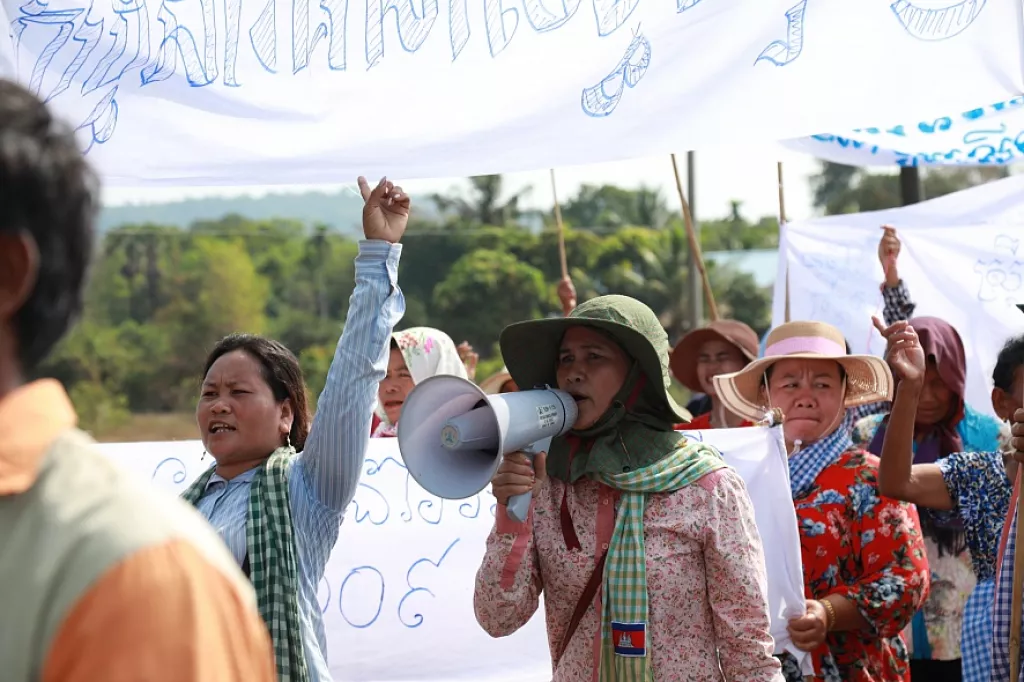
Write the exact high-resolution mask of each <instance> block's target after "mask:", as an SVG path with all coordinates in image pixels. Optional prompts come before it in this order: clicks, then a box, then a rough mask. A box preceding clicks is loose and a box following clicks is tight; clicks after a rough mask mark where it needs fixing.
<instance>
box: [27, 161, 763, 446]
mask: <svg viewBox="0 0 1024 682" xmlns="http://www.w3.org/2000/svg"><path fill="white" fill-rule="evenodd" d="M522 194H523V193H520V195H516V196H512V197H509V196H507V193H505V192H504V191H503V190H502V184H501V178H500V177H499V176H483V177H480V178H474V179H472V188H471V190H470V192H469V193H468V194H467V195H466V196H462V197H435V202H436V203H437V205H438V207H439V209H440V213H441V215H440V217H439V218H435V217H434V216H433V214H432V213H431V211H429V210H417V209H422V208H424V207H420V206H415V207H414V218H413V221H412V224H411V226H410V229H409V231H408V233H407V235H406V238H405V239H404V240H403V241H404V242H405V248H404V252H403V256H402V261H401V266H400V273H399V281H400V283H401V287H402V290H403V292H404V293H405V296H406V314H405V317H404V318H403V320H402V323H401V325H400V327H401V328H405V327H410V326H419V325H426V326H432V327H437V328H440V329H443V330H444V331H446V332H448V333H449V334H450V335H451V336H452V338H453V339H454V340H455V341H456V343H458V342H461V341H463V340H467V341H469V342H470V343H471V344H472V345H473V346H474V348H475V349H476V352H477V353H479V354H480V356H481V357H480V361H479V364H478V367H477V378H478V379H479V380H483V379H485V378H487V377H488V376H490V375H491V374H493V373H494V372H497V371H498V370H499V369H500V368H501V365H502V360H501V357H500V354H499V352H498V344H497V341H498V335H499V334H500V332H501V330H502V328H503V327H505V325H507V324H509V323H511V322H515V321H518V320H522V319H528V318H534V317H542V316H549V315H558V314H560V306H559V304H558V301H557V297H556V295H555V285H556V283H557V281H558V279H559V277H560V276H561V268H560V264H559V258H558V233H557V231H556V230H555V229H554V226H553V223H552V221H551V220H550V219H549V217H547V216H546V217H545V219H544V220H543V221H540V220H537V219H536V216H530V215H528V213H527V212H526V211H524V210H522V208H521V207H520V205H519V204H520V201H521V198H522ZM342 203H344V202H342ZM349 203H350V202H349ZM421 203H428V202H421ZM231 206H232V208H235V204H231ZM239 206H242V207H243V208H244V205H241V204H240V205H239ZM345 207H346V210H347V207H348V206H347V204H345ZM241 210H242V208H239V209H238V211H241ZM563 214H564V217H565V221H566V223H568V224H569V226H568V227H567V228H566V232H565V241H566V252H567V256H568V262H569V265H570V272H571V275H572V278H573V281H574V283H575V285H576V288H577V291H578V293H579V298H580V300H585V299H587V298H590V297H592V296H597V295H600V294H606V293H624V294H628V295H631V296H635V297H636V298H638V299H640V300H642V301H644V302H646V303H647V304H648V305H650V306H651V307H652V308H653V309H654V310H655V311H656V312H657V313H658V314H659V316H660V317H661V320H662V322H663V324H664V325H665V326H666V328H667V329H668V331H669V333H670V334H671V335H672V337H673V338H676V337H678V336H679V335H680V334H682V333H684V332H685V331H687V330H688V328H689V310H688V309H687V305H688V295H687V292H688V280H687V277H688V261H689V244H688V242H687V239H686V236H685V232H684V230H683V227H682V221H681V219H680V218H679V216H678V211H675V210H674V209H669V208H668V207H667V204H666V201H665V200H664V199H663V198H662V197H661V196H660V195H659V194H658V192H657V191H655V190H651V189H645V188H641V189H639V190H626V189H621V188H618V187H611V186H604V187H591V186H584V187H583V188H581V190H580V192H579V194H578V195H577V196H575V197H572V198H570V199H569V200H568V201H567V202H566V204H565V208H564V210H563ZM296 218H303V220H297V219H284V218H261V219H252V218H248V217H243V216H242V215H240V213H239V212H235V213H231V214H228V215H225V216H224V217H223V218H220V219H218V220H208V219H203V220H198V221H195V222H192V223H191V224H190V225H187V226H175V225H165V224H153V223H137V224H122V225H120V226H118V227H114V228H111V229H109V230H107V231H106V232H105V233H104V234H103V239H102V243H101V244H100V245H99V249H98V258H97V262H96V263H95V265H94V267H93V270H92V278H91V281H90V284H89V287H88V290H87V292H86V306H85V315H84V319H83V320H82V322H81V323H80V324H79V325H78V327H76V328H75V329H74V330H73V331H72V333H71V334H69V335H68V337H67V338H66V339H65V340H64V341H63V342H62V343H61V345H60V346H59V347H58V349H57V350H56V352H55V353H54V354H53V355H52V357H51V358H50V359H49V361H48V362H47V364H46V366H45V367H44V368H43V369H44V372H43V374H45V375H49V376H54V377H56V378H58V379H60V380H61V381H63V382H64V383H65V384H66V385H67V386H68V387H69V390H70V392H71V395H72V398H73V400H74V402H75V404H76V407H77V408H78V409H79V411H80V413H81V415H82V421H83V423H84V424H85V425H86V426H87V427H88V428H90V429H98V430H100V431H103V430H108V429H116V428H117V427H118V426H119V425H121V424H123V423H124V420H125V419H126V417H127V416H128V415H129V413H130V412H168V411H178V412H191V411H192V410H193V409H194V405H195V399H196V395H197V391H198V385H199V381H200V378H201V377H200V376H199V374H200V372H201V371H202V366H203V361H204V360H205V356H206V353H207V352H208V351H209V349H210V348H211V347H212V346H213V345H214V344H215V343H216V342H217V340H218V339H220V338H221V337H222V336H224V335H226V334H229V333H231V332H236V331H246V332H254V333H265V334H268V335H270V336H272V337H274V338H277V339H279V340H281V341H282V342H283V343H285V345H287V346H288V347H289V348H290V349H292V351H293V352H294V353H295V354H296V356H297V357H298V358H299V363H300V365H301V366H302V369H303V372H304V374H305V376H306V381H307V383H308V386H309V392H310V397H311V398H312V399H313V400H314V401H315V400H316V398H317V397H318V395H319V393H320V391H321V390H322V389H323V386H324V381H325V378H326V375H327V370H328V368H329V367H330V362H331V360H332V358H333V356H334V349H335V346H336V344H337V340H338V336H339V335H340V333H341V328H342V324H343V322H344V319H345V315H346V313H347V312H348V305H349V297H350V296H351V294H352V288H353V284H354V282H353V280H354V265H353V259H354V257H355V255H356V253H357V250H358V248H357V245H356V242H355V241H354V239H353V238H351V236H350V234H351V233H340V232H338V231H336V230H334V229H332V228H329V227H327V226H325V225H324V224H323V223H322V222H318V221H309V219H308V217H307V215H306V214H305V213H302V212H297V213H296ZM527 218H529V219H530V221H527V222H529V223H530V224H531V225H533V226H534V227H536V226H538V225H541V224H543V228H542V229H540V230H539V231H538V230H536V229H528V228H527V227H526V226H525V223H524V222H523V221H524V220H525V219H527ZM573 225H575V226H577V227H576V228H573V227H572V226H573ZM701 227H702V230H701V245H702V247H703V248H704V249H705V250H728V249H750V248H771V247H774V246H775V245H776V244H777V240H778V232H777V226H776V223H775V220H774V219H773V218H763V219H761V220H760V221H759V222H757V223H755V224H752V223H750V222H748V221H747V220H746V219H745V218H744V217H743V216H742V215H741V214H740V204H739V203H738V202H737V203H735V204H734V206H733V210H732V213H731V215H729V216H726V217H725V218H722V219H719V220H710V221H705V222H704V223H702V226H701ZM589 228H594V229H589ZM708 273H709V277H710V280H711V283H712V288H713V289H714V292H715V296H716V300H717V302H718V305H719V308H720V310H721V311H722V313H723V314H724V315H732V316H735V317H738V318H739V319H743V320H745V321H747V322H748V323H750V324H751V325H752V326H754V327H755V328H756V329H759V330H763V329H765V328H766V327H767V326H768V321H769V314H770V311H769V301H770V299H769V293H768V291H766V290H764V289H761V288H759V287H757V286H756V284H755V283H754V280H753V279H752V278H751V277H750V275H748V274H744V273H739V272H737V271H735V270H734V269H731V268H727V267H716V266H714V264H709V268H708ZM680 390H681V389H680ZM680 395H684V394H683V393H680Z"/></svg>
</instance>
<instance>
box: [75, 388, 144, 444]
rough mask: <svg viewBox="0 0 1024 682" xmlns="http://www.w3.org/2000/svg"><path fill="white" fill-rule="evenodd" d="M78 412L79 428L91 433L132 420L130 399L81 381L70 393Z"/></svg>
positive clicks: (112, 427)
mask: <svg viewBox="0 0 1024 682" xmlns="http://www.w3.org/2000/svg"><path fill="white" fill-rule="evenodd" d="M68 395H69V397H70V398H71V402H72V403H74V405H75V409H76V410H77V411H78V424H79V426H80V427H81V428H82V429H84V430H86V431H89V432H92V433H96V432H99V431H107V430H109V429H115V428H117V427H118V426H122V425H124V424H126V423H128V421H129V420H130V419H131V416H132V415H131V412H129V411H128V398H127V397H125V396H123V395H119V394H117V393H114V392H112V391H110V390H109V389H107V388H106V387H105V386H103V384H99V383H96V382H92V381H80V382H78V383H77V384H75V385H74V386H72V387H71V390H70V391H69V392H68Z"/></svg>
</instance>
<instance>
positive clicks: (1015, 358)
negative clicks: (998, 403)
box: [992, 335, 1024, 393]
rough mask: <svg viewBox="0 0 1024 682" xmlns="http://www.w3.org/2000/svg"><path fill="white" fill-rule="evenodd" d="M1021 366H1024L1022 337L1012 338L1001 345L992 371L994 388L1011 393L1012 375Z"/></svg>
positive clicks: (1023, 336)
mask: <svg viewBox="0 0 1024 682" xmlns="http://www.w3.org/2000/svg"><path fill="white" fill-rule="evenodd" d="M1021 365H1024V335H1021V336H1016V337H1013V338H1011V339H1009V340H1008V341H1007V342H1006V343H1005V344H1004V345H1003V349H1002V350H1001V351H999V357H998V358H996V366H995V368H994V369H993V370H992V383H993V384H995V386H996V388H1001V389H1003V390H1004V391H1006V392H1007V393H1012V392H1013V375H1014V373H1015V372H1016V371H1017V368H1018V367H1020V366H1021Z"/></svg>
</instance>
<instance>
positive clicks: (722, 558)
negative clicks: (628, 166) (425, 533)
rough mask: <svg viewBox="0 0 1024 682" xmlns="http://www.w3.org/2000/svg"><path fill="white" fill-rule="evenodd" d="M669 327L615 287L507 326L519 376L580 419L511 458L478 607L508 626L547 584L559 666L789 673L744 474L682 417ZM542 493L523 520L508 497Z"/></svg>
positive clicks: (681, 675)
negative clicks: (558, 398) (695, 437)
mask: <svg viewBox="0 0 1024 682" xmlns="http://www.w3.org/2000/svg"><path fill="white" fill-rule="evenodd" d="M668 347H669V346H668V337H667V336H666V334H665V331H664V329H662V327H661V325H660V323H659V322H658V318H657V317H656V316H655V314H654V312H653V311H651V309H650V308H648V307H647V306H645V305H643V304H642V303H640V302H639V301H636V300H634V299H632V298H628V297H625V296H602V297H598V298H594V299H591V300H589V301H587V302H585V303H583V304H582V305H580V306H579V307H578V308H576V309H574V310H573V311H572V312H571V313H570V314H569V316H568V317H565V318H558V319H546V320H536V321H530V322H521V323H518V324H514V325H512V326H510V327H508V328H507V329H505V331H504V332H502V335H501V352H502V356H503V357H504V358H505V361H506V364H507V367H508V371H509V373H510V374H511V376H512V378H513V379H514V380H515V382H516V383H517V384H518V385H519V386H520V387H521V388H527V387H535V386H541V385H549V386H557V387H558V388H559V389H561V390H563V391H566V392H568V393H570V394H571V395H572V396H573V397H574V398H575V399H576V403H577V405H578V407H579V417H578V418H577V420H576V423H575V425H574V427H573V430H572V431H570V432H569V434H568V435H566V436H564V437H561V438H557V439H555V440H554V441H553V443H552V445H551V451H550V452H549V453H547V454H546V455H538V456H537V458H536V460H535V462H534V467H535V468H536V474H534V467H531V466H530V464H529V461H528V460H527V459H526V457H525V456H524V455H522V454H520V453H513V454H510V455H507V456H506V457H505V461H504V462H503V463H502V464H501V466H500V468H499V469H498V471H497V473H496V474H495V476H494V478H493V480H492V488H493V492H494V495H495V497H496V498H497V500H498V509H497V513H496V525H495V528H494V529H493V530H492V532H491V535H490V537H489V538H488V541H487V552H486V554H485V556H484V560H483V565H482V566H481V567H480V570H479V572H478V574H477V580H476V592H475V606H476V616H477V620H478V621H479V622H480V624H481V625H482V626H483V628H484V629H485V630H486V631H487V632H488V633H490V634H491V635H492V636H494V637H502V636H505V635H509V634H511V633H513V632H515V631H516V630H518V629H519V628H520V627H522V626H523V625H524V624H525V623H526V622H527V621H528V620H529V619H530V618H531V617H532V616H533V614H534V613H535V612H536V610H537V606H538V599H539V597H540V594H541V592H543V593H544V608H545V611H546V616H547V618H546V621H547V633H548V642H549V645H550V648H551V654H552V667H553V673H554V674H553V678H554V681H555V682H561V681H563V680H583V679H587V680H601V681H609V680H636V681H638V682H653V681H655V680H676V679H687V680H700V681H705V680H706V681H708V682H712V681H714V682H718V681H719V680H725V679H729V680H745V681H761V680H765V681H767V680H771V681H773V682H781V680H782V675H781V671H780V665H779V662H778V661H777V660H776V659H775V658H774V657H773V656H772V651H773V648H774V647H773V641H772V637H771V635H770V634H769V616H768V598H767V594H766V588H765V585H766V577H765V569H764V556H763V552H762V547H761V540H760V536H759V535H758V532H757V528H756V526H755V525H754V510H753V506H752V505H751V502H750V499H749V497H748V495H747V492H746V488H745V486H744V484H743V481H742V480H741V479H740V477H739V475H738V474H737V473H736V472H735V471H733V470H732V469H730V468H728V467H727V466H726V465H725V462H724V461H723V460H722V457H721V455H720V454H719V453H718V451H716V450H715V449H714V448H712V447H710V446H707V445H704V444H703V443H697V442H693V441H690V440H687V439H686V438H685V437H684V436H682V435H681V434H679V433H676V432H675V431H674V430H673V425H674V424H676V423H678V422H681V421H686V420H687V419H688V418H689V415H688V414H687V413H686V411H685V410H683V409H682V408H681V407H679V405H677V404H676V402H675V400H674V399H673V398H672V396H671V395H669V391H668V387H669V385H670V381H671V380H670V378H669V373H668ZM531 490H532V491H533V501H532V506H531V508H530V514H529V517H528V519H527V521H526V522H525V523H515V522H513V521H511V520H510V519H509V517H508V515H507V513H506V508H505V505H506V504H507V503H508V500H509V498H510V497H511V496H514V495H519V494H521V493H525V492H528V491H531Z"/></svg>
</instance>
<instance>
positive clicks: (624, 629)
mask: <svg viewBox="0 0 1024 682" xmlns="http://www.w3.org/2000/svg"><path fill="white" fill-rule="evenodd" d="M612 643H613V644H614V645H615V654H616V655H617V656H646V655H647V623H616V622H615V621H612Z"/></svg>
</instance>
